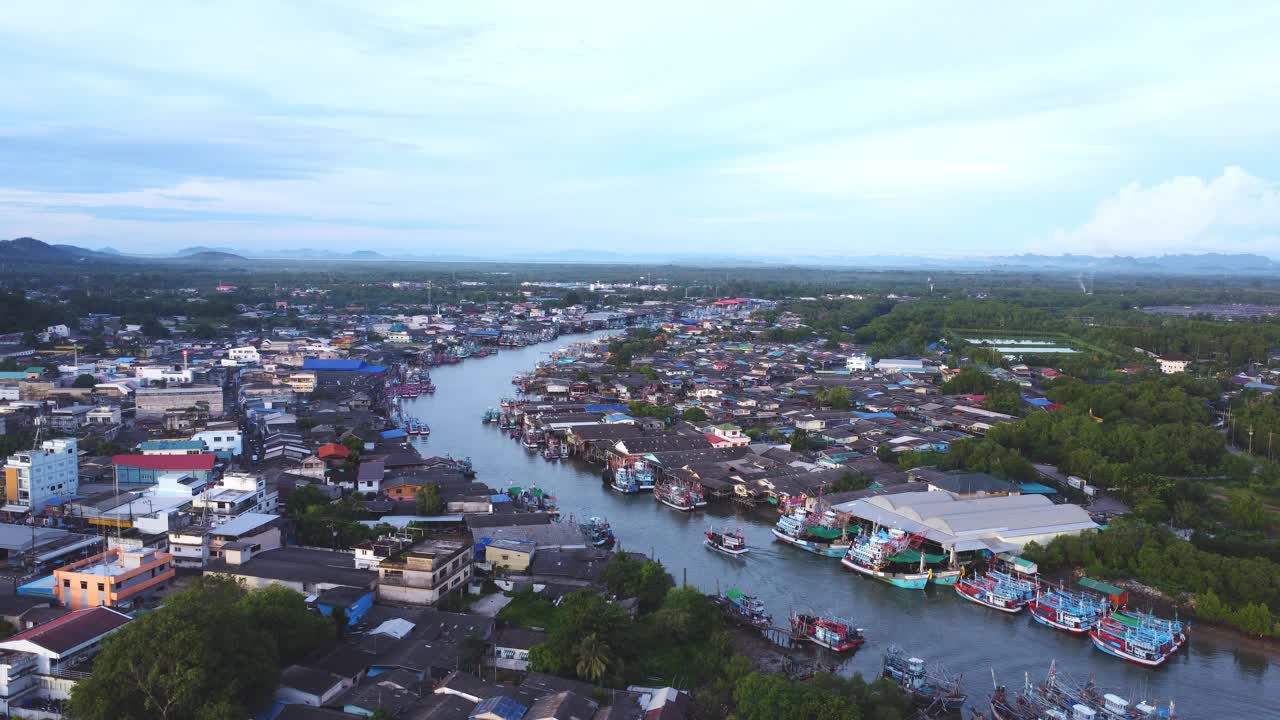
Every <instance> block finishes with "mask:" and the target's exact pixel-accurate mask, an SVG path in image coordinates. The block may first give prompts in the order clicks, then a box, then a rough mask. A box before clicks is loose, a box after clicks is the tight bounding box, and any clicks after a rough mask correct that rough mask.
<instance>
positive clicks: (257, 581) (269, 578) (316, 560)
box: [204, 543, 378, 595]
mask: <svg viewBox="0 0 1280 720" xmlns="http://www.w3.org/2000/svg"><path fill="white" fill-rule="evenodd" d="M204 574H205V575H225V576H228V577H231V578H234V579H236V580H241V581H243V582H244V584H245V587H247V588H249V589H251V590H256V589H258V588H264V587H266V586H268V585H281V586H284V587H287V588H289V589H291V590H296V591H298V592H300V593H302V594H304V595H316V594H319V593H322V592H324V591H325V590H329V589H331V588H335V587H340V586H344V585H345V586H347V587H361V588H372V587H374V583H376V582H377V580H378V573H375V572H372V571H370V570H360V569H358V568H356V567H355V565H354V563H353V562H352V556H351V553H344V552H337V551H335V550H314V549H310V548H298V547H282V548H279V549H276V550H267V551H264V552H262V553H256V552H254V551H253V548H252V547H250V546H246V545H245V544H244V543H231V544H228V545H224V546H223V548H222V558H221V559H218V560H215V559H213V558H210V559H209V562H208V564H206V565H205V569H204Z"/></svg>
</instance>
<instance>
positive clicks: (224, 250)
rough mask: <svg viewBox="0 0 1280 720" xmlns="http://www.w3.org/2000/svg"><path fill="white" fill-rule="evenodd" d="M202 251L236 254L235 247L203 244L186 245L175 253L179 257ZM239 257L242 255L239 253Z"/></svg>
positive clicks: (197, 253)
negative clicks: (206, 245)
mask: <svg viewBox="0 0 1280 720" xmlns="http://www.w3.org/2000/svg"><path fill="white" fill-rule="evenodd" d="M201 253H226V254H229V255H235V253H236V251H235V249H234V248H228V247H205V246H203V245H195V246H193V247H184V248H182V249H181V250H179V251H178V252H177V253H174V254H175V255H177V256H178V257H186V256H190V255H199V254H201ZM237 257H240V256H238V255H237Z"/></svg>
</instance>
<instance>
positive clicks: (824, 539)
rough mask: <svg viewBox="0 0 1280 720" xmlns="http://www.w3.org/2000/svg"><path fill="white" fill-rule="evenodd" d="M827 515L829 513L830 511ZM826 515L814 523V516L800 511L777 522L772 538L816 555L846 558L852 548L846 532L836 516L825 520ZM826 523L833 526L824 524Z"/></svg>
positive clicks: (833, 515)
mask: <svg viewBox="0 0 1280 720" xmlns="http://www.w3.org/2000/svg"><path fill="white" fill-rule="evenodd" d="M827 512H828V513H830V511H827ZM825 515H827V513H823V514H822V515H819V516H818V517H817V519H815V517H814V513H812V512H810V511H808V510H805V509H803V508H798V509H796V510H795V511H794V512H792V513H791V514H789V515H783V516H782V517H779V518H778V522H777V523H776V524H775V525H774V526H773V536H774V537H775V538H777V539H778V540H781V541H782V542H785V543H787V544H788V545H794V546H795V547H798V548H800V549H801V550H806V551H808V552H811V553H813V554H815V555H821V556H823V557H835V558H838V557H844V555H845V553H847V552H848V551H849V544H850V543H849V540H848V537H847V530H846V529H845V527H844V525H843V523H841V522H840V521H839V519H838V518H836V516H835V513H830V517H829V518H824V517H823V516H825ZM826 520H829V521H830V522H829V523H828V522H825V521H826ZM836 525H839V527H836Z"/></svg>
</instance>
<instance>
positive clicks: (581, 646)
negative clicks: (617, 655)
mask: <svg viewBox="0 0 1280 720" xmlns="http://www.w3.org/2000/svg"><path fill="white" fill-rule="evenodd" d="M576 653H577V656H578V665H577V670H578V677H580V678H582V679H583V680H590V681H591V682H600V678H602V677H604V673H605V671H606V670H608V669H609V663H610V662H612V660H613V658H612V657H611V653H612V651H611V650H610V649H609V645H608V643H606V642H605V641H603V640H601V639H600V638H599V636H597V635H596V634H595V633H591V634H590V635H588V636H586V637H584V638H582V642H580V643H578V647H577V649H576Z"/></svg>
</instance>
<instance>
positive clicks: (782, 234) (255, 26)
mask: <svg viewBox="0 0 1280 720" xmlns="http://www.w3.org/2000/svg"><path fill="white" fill-rule="evenodd" d="M908 5H911V4H902V3H874V4H872V3H831V2H788V3H782V2H769V3H753V2H732V3H728V2H726V3H720V2H710V1H707V2H695V3H688V2H684V3H676V2H665V1H663V0H655V1H653V2H645V3H601V2H573V3H569V2H554V1H552V0H548V1H546V2H536V3H531V2H512V3H490V2H465V3H442V2H405V3H395V2H378V3H358V2H340V1H328V0H319V1H313V2H296V3H276V2H265V1H264V2H218V3H201V4H196V3H184V2H178V3H163V4H160V3H134V2H114V3H83V2H74V3H71V2H68V3H62V2H45V3H20V4H16V5H14V6H13V7H9V8H6V11H5V19H4V21H3V22H0V67H4V68H5V72H3V73H0V96H2V97H4V99H5V100H4V110H3V112H0V237H16V236H21V235H31V236H35V237H39V238H41V239H44V240H47V241H50V242H66V243H75V244H81V245H86V246H89V247H99V246H104V245H110V246H112V247H115V248H118V249H120V250H123V251H133V252H148V253H165V252H172V251H173V250H176V249H178V248H181V247H185V246H189V245H212V246H221V247H230V248H243V249H250V248H252V249H261V248H267V247H275V248H281V249H297V248H325V249H337V250H370V249H371V250H377V251H382V252H388V253H412V254H423V255H428V254H430V253H433V252H442V253H451V254H456V253H463V254H468V255H492V256H495V257H501V256H502V255H503V254H504V253H511V252H535V251H537V250H540V249H545V250H549V251H556V250H565V249H576V248H590V249H593V250H610V251H626V252H635V251H638V250H639V251H648V252H653V253H657V254H671V253H684V252H696V253H699V254H705V253H709V252H710V253H714V252H726V253H732V254H739V255H759V256H781V255H786V254H788V253H802V254H806V255H847V256H857V255H873V254H902V253H908V254H931V255H977V254H988V253H1000V254H1003V253H1019V252H1040V253H1047V254H1060V253H1064V252H1070V253H1096V254H1104V255H1109V254H1159V253H1164V252H1209V251H1224V252H1225V251H1250V252H1262V253H1264V254H1269V255H1273V256H1280V190H1278V189H1277V182H1278V181H1280V82H1277V81H1276V72H1277V68H1280V43H1277V42H1275V37H1274V36H1275V28H1277V27H1280V3H1275V2H1258V3H1252V2H1243V1H1241V2H1231V3H1217V4H1204V3H1179V2H1172V3H1171V2H1161V3H1146V2H1132V3H1088V2H1085V3H1079V2H1077V3H1067V4H1059V6H1055V7H1052V8H1051V7H1048V6H1047V5H1046V4H1043V3H1013V2H1009V3H998V2H993V3H984V4H979V5H973V4H964V3H936V4H933V7H932V8H925V7H924V6H922V5H920V4H915V5H911V7H910V8H908V7H907V6H908Z"/></svg>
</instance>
